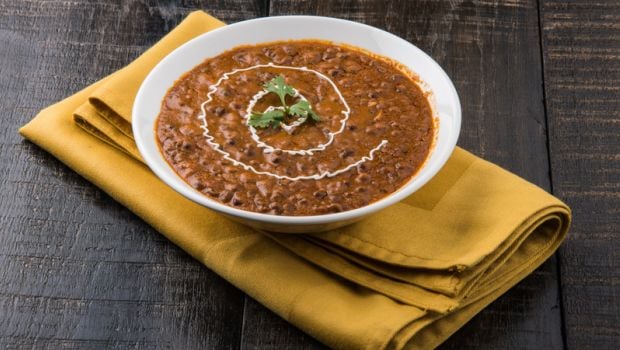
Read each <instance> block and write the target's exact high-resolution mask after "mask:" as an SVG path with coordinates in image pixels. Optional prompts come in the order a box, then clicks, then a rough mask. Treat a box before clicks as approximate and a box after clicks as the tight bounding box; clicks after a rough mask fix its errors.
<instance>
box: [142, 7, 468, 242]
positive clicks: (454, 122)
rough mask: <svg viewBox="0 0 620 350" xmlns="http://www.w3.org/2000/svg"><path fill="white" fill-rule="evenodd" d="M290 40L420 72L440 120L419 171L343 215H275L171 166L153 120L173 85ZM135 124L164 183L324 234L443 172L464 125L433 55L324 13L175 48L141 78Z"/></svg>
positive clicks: (237, 27)
mask: <svg viewBox="0 0 620 350" xmlns="http://www.w3.org/2000/svg"><path fill="white" fill-rule="evenodd" d="M282 28H286V30H282ZM292 39H323V40H329V41H332V42H335V43H345V44H349V45H353V46H357V47H361V48H363V49H366V50H368V51H370V52H373V53H376V54H379V55H382V56H386V57H389V58H391V59H392V60H395V61H397V62H400V63H401V64H403V65H404V66H406V67H408V68H409V69H410V70H411V71H412V72H414V73H415V74H417V75H418V76H419V77H420V79H421V80H422V82H423V85H424V88H425V89H426V90H427V91H429V92H430V93H431V95H432V98H431V102H432V104H433V109H434V111H435V114H436V118H437V120H438V130H437V135H436V143H435V147H434V149H433V150H432V153H431V154H430V156H429V158H428V159H427V161H426V163H425V164H424V166H423V167H422V169H421V170H420V171H419V172H418V173H417V174H416V175H415V176H414V177H413V178H412V179H411V180H410V181H409V182H408V183H407V184H405V185H404V186H403V187H401V188H400V189H399V190H398V191H396V192H394V193H392V194H390V195H389V196H387V197H385V198H383V199H381V200H379V201H377V202H374V203H371V204H369V205H367V206H365V207H362V208H358V209H354V210H350V211H345V212H341V213H335V214H326V215H314V216H277V215H269V214H261V213H255V212H250V211H245V210H240V209H235V208H232V207H229V206H226V205H224V204H221V203H219V202H217V201H215V200H212V199H210V198H209V197H207V196H205V195H203V194H201V193H199V192H198V191H196V190H194V189H193V188H192V187H191V186H189V185H188V184H187V183H185V182H184V181H183V180H182V179H181V178H180V177H179V176H178V175H177V174H176V173H175V172H174V170H172V168H171V167H170V166H169V165H168V163H167V162H166V160H165V159H164V157H163V156H162V154H161V153H160V151H159V148H158V146H157V141H156V133H155V122H156V120H157V116H158V114H159V111H160V106H161V101H162V100H163V98H164V95H165V94H166V92H167V90H168V89H169V88H170V87H171V86H172V85H173V84H174V82H175V81H176V80H177V79H178V78H179V77H180V76H181V75H183V74H184V73H185V72H187V71H189V70H190V69H192V68H193V67H195V66H196V65H198V64H200V63H201V62H203V61H204V60H205V59H207V58H209V57H213V56H216V55H218V54H220V53H222V52H223V51H226V50H229V49H231V48H233V47H235V46H239V45H244V44H258V43H264V42H271V41H279V40H292ZM196 122H198V119H197V121H196ZM132 123H133V134H134V136H135V140H136V143H137V145H138V149H139V150H140V153H141V154H142V156H143V158H144V160H145V161H146V163H147V164H148V166H149V167H150V168H151V170H153V172H154V173H155V174H156V175H157V176H158V177H159V178H160V179H161V180H162V181H164V182H165V183H166V184H168V185H169V186H170V187H172V188H173V189H174V190H176V191H177V192H179V193H180V194H182V195H183V196H185V197H187V198H189V199H191V200H193V201H194V202H197V203H199V204H201V205H204V206H205V207H207V208H210V209H212V210H215V211H217V212H219V213H221V214H223V215H226V216H228V217H230V218H231V219H233V220H236V221H239V222H242V223H244V224H247V225H250V226H252V227H255V228H258V229H263V230H270V231H278V232H290V233H300V232H316V231H323V230H328V229H333V228H336V227H340V226H343V225H346V224H349V223H352V222H354V221H357V220H359V219H361V218H363V217H365V216H367V215H369V214H372V213H374V212H376V211H378V210H381V209H383V208H385V207H387V206H389V205H391V204H394V203H396V202H398V201H400V200H402V199H404V198H405V197H407V196H409V195H411V194H412V193H413V192H415V191H416V190H418V189H419V188H420V187H422V186H423V185H424V184H425V183H427V182H428V181H429V180H430V179H431V178H432V177H433V176H434V175H435V174H436V173H437V172H438V171H439V170H440V169H441V167H442V166H443V165H444V164H445V162H446V161H447V160H448V157H449V156H450V154H451V153H452V151H453V150H454V147H455V145H456V141H457V139H458V135H459V131H460V126H461V106H460V103H459V98H458V95H457V93H456V90H455V88H454V85H453V84H452V82H451V81H450V78H448V76H447V75H446V73H445V72H444V71H443V70H442V69H441V67H440V66H439V65H438V64H437V63H436V62H435V61H434V60H433V59H432V58H431V57H429V56H428V55H427V54H425V53H424V52H422V51H421V50H420V49H418V48H417V47H415V46H414V45H412V44H410V43H409V42H407V41H405V40H403V39H401V38H399V37H397V36H395V35H393V34H390V33H388V32H386V31H383V30H380V29H377V28H374V27H371V26H367V25H364V24H360V23H356V22H351V21H345V20H341V19H335V18H328V17H314V16H282V17H267V18H259V19H253V20H249V21H245V22H239V23H235V24H232V25H228V26H225V27H221V28H218V29H215V30H213V31H210V32H208V33H205V34H203V35H201V36H199V37H197V38H195V39H193V40H191V41H189V42H187V43H186V44H184V45H183V46H181V47H179V48H177V49H176V50H174V51H173V52H172V53H170V54H169V55H168V56H166V57H165V58H164V59H163V60H162V61H161V62H160V63H159V64H158V65H157V66H156V67H155V68H154V69H153V70H152V71H151V72H150V74H149V75H148V76H147V77H146V79H145V80H144V82H143V83H142V86H141V87H140V90H139V91H138V95H137V97H136V100H135V102H134V106H133V121H132ZM403 142H406V141H404V140H403Z"/></svg>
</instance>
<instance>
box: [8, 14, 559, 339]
mask: <svg viewBox="0 0 620 350" xmlns="http://www.w3.org/2000/svg"><path fill="white" fill-rule="evenodd" d="M221 25H223V23H222V22H220V21H218V20H216V19H214V18H213V17H211V16H209V15H207V14H205V13H204V12H194V13H192V14H190V15H189V16H188V17H187V19H185V20H184V21H183V22H182V23H181V24H180V25H179V26H178V27H177V28H176V29H174V30H173V31H172V32H171V33H169V34H168V35H167V36H165V37H164V38H163V39H162V40H161V41H160V42H159V43H157V44H156V45H155V46H153V48H151V49H149V50H148V51H147V52H145V53H144V54H143V55H142V56H140V57H139V58H138V59H137V60H136V61H134V62H133V63H131V64H130V65H128V66H127V67H125V68H123V69H122V70H120V71H118V72H116V73H114V74H113V75H111V76H109V77H107V78H105V79H103V80H101V81H99V82H97V83H95V84H93V85H91V86H89V87H87V88H86V89H84V90H82V91H80V92H78V93H77V94H75V95H73V96H71V97H69V98H67V99H65V100H63V101H61V102H59V103H57V104H55V105H53V106H50V107H48V108H47V109H45V110H43V111H41V112H40V113H39V115H38V116H37V117H36V118H35V119H34V120H32V121H31V122H30V123H28V124H27V125H26V126H24V127H23V128H22V129H21V130H20V132H21V134H22V135H23V136H24V137H26V138H28V139H29V140H31V141H32V142H34V143H36V144H38V145H39V146H41V147H42V148H44V149H46V150H47V151H49V152H50V153H51V154H52V155H54V156H55V157H57V158H58V159H60V160H61V161H63V162H64V163H65V164H67V165H68V166H69V167H71V168H72V169H74V170H75V171H77V172H78V173H80V174H81V175H83V176H84V177H85V178H87V179H88V180H90V181H91V182H93V183H94V184H95V185H97V186H99V187H100V188H102V189H103V190H104V191H106V192H107V193H109V194H110V195H111V196H112V197H114V198H115V199H116V200H118V201H119V202H120V203H122V204H123V205H125V206H127V207H128V208H129V209H130V210H132V211H133V212H134V213H136V214H137V215H139V216H140V217H141V218H143V219H144V220H145V221H146V222H148V223H149V224H151V225H152V226H153V227H155V229H157V230H158V231H160V232H161V233H162V234H163V235H165V236H166V237H168V238H169V239H170V240H171V241H172V242H174V243H175V244H177V245H179V246H180V247H181V248H183V249H184V250H185V251H187V252H188V253H189V254H191V255H192V256H193V257H194V258H196V259H198V260H199V261H201V262H202V263H203V264H205V265H206V266H208V267H209V268H211V269H212V270H213V271H215V272H216V273H218V274H220V275H221V276H223V277H224V278H226V279H227V280H228V281H230V282H231V283H233V284H234V285H236V286H237V287H239V288H241V289H242V290H244V291H245V292H246V293H248V294H249V295H250V296H252V297H253V298H255V299H256V300H258V301H259V302H261V303H263V304H264V305H266V306H267V307H268V308H270V309H271V310H273V311H274V312H276V313H277V314H279V315H280V316H282V317H283V318H285V319H286V320H288V321H289V322H291V323H293V324H295V325H296V326H298V327H299V328H301V329H302V330H304V331H306V332H307V333H309V334H311V335H312V336H314V337H316V338H317V339H319V340H320V341H322V342H324V343H325V344H327V345H330V346H332V347H334V348H347V349H353V348H367V349H381V348H389V349H400V348H432V347H435V346H437V345H438V344H440V343H441V342H442V341H444V340H445V339H446V338H447V337H449V336H450V335H451V334H452V333H454V332H455V331H456V330H457V329H458V328H459V327H461V326H462V325H463V324H464V323H465V322H467V321H468V320H469V319H470V318H472V317H473V316H474V315H475V314H476V313H477V312H479V311H480V310H481V309H482V308H484V307H485V306H486V305H488V304H489V303H490V302H491V301H493V300H494V299H496V298H497V297H498V296H500V295H501V294H502V293H504V292H505V291H506V290H508V289H509V288H510V287H512V286H513V285H514V284H516V283H517V282H518V281H520V280H521V279H523V278H524V277H525V276H526V275H527V274H529V273H531V272H532V271H533V270H534V269H535V268H536V267H537V266H539V265H540V264H541V263H542V262H543V261H544V260H546V259H547V258H548V257H549V256H550V255H551V254H552V253H553V252H554V251H555V250H556V248H557V247H558V246H559V244H560V243H561V241H562V240H563V238H564V237H565V235H566V232H567V230H568V226H569V223H570V210H569V208H568V207H567V206H566V205H565V204H563V203H562V202H560V201H559V200H558V199H556V198H554V197H553V196H551V195H549V194H547V193H546V192H544V191H543V190H541V189H540V188H538V187H536V186H534V185H532V184H530V183H528V182H526V181H524V180H522V179H520V178H519V177H517V176H515V175H513V174H510V173H508V172H507V171H505V170H502V169H501V168H499V167H497V166H495V165H493V164H491V163H488V162H486V161H484V160H482V159H480V158H477V157H475V156H473V155H471V154H470V153H468V152H466V151H464V150H462V149H457V150H456V151H455V152H454V154H453V155H452V157H451V158H450V160H449V161H448V163H447V165H446V166H445V167H444V169H442V170H441V172H440V173H439V174H438V175H437V176H436V177H435V178H434V179H433V180H432V181H431V182H430V183H429V184H428V185H426V186H425V187H424V188H423V189H421V190H420V191H418V192H417V193H415V194H414V195H412V196H411V197H409V198H407V199H406V200H404V201H402V202H401V203H398V204H396V205H394V206H392V207H390V208H388V209H385V210H384V211H382V212H380V213H379V214H376V215H374V216H372V217H371V218H368V219H366V220H363V221H362V222H360V223H357V224H354V225H351V226H348V227H345V228H342V229H338V230H335V231H331V232H325V233H318V234H312V235H286V234H267V233H260V232H256V231H253V230H252V229H249V228H247V227H245V226H242V225H240V224H237V223H234V222H232V221H229V220H227V219H225V218H223V217H222V216H220V215H217V214H215V213H213V212H211V211H209V210H208V209H205V208H204V207H201V206H199V205H197V204H195V203H193V202H190V201H189V200H186V199H185V198H183V197H181V196H180V195H179V194H177V193H176V192H174V191H173V190H171V189H170V188H169V187H167V186H166V185H164V184H163V183H162V182H161V181H160V180H158V179H157V178H156V177H155V176H154V175H153V174H152V173H151V172H150V170H149V169H148V167H146V166H145V165H144V164H143V163H141V161H140V160H141V157H140V154H139V153H138V151H137V149H136V146H135V144H134V142H133V138H132V135H131V106H132V103H133V99H134V96H135V94H136V92H137V89H138V87H139V86H140V83H141V82H142V80H143V79H144V77H145V76H146V74H147V73H148V72H149V71H150V69H151V68H152V67H153V66H154V65H155V64H156V63H157V62H158V61H159V60H160V59H161V58H162V57H164V56H165V55H166V54H167V53H169V52H170V51H172V50H173V49H175V48H176V47H178V46H179V45H181V44H182V43H184V42H186V41H187V40H189V39H191V38H193V37H195V36H197V35H199V34H201V33H204V32H206V31H209V30H211V29H213V28H216V27H218V26H221ZM85 131H86V132H88V133H86V132H85ZM93 136H95V137H93ZM102 141H103V142H102Z"/></svg>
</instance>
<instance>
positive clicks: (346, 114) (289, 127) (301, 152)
mask: <svg viewBox="0 0 620 350" xmlns="http://www.w3.org/2000/svg"><path fill="white" fill-rule="evenodd" d="M267 67H270V68H279V69H291V70H298V71H305V72H311V73H314V74H316V75H317V76H319V77H320V78H321V79H324V80H326V81H327V82H328V83H329V84H330V85H331V86H332V87H333V88H334V91H336V93H337V94H338V97H339V98H340V101H341V102H342V104H343V106H345V109H344V110H343V111H341V113H342V114H343V116H344V117H343V118H342V119H341V121H340V129H338V130H337V131H336V132H329V133H328V140H327V142H325V143H322V144H319V145H317V146H315V147H313V148H309V149H304V150H287V149H280V148H276V147H273V146H271V145H269V144H267V143H265V142H263V141H262V140H261V138H260V136H259V135H258V134H257V132H256V129H255V128H254V127H252V126H251V125H249V118H250V115H251V113H252V109H253V108H254V106H255V105H256V103H257V102H258V101H259V100H260V99H261V98H262V97H263V96H265V95H266V94H267V92H265V91H264V90H261V91H259V92H258V93H257V94H255V95H254V96H253V97H252V99H251V100H250V101H249V103H248V106H247V108H246V115H245V124H246V126H247V127H248V130H249V131H250V134H251V135H252V139H253V140H254V141H255V142H256V145H257V146H258V147H261V148H263V153H272V152H275V151H281V152H283V153H288V154H292V155H300V156H304V155H312V154H313V152H320V151H324V150H325V149H326V148H327V147H328V146H329V145H331V144H332V143H333V142H334V137H335V136H336V135H337V134H340V133H342V132H343V131H344V129H345V127H346V125H347V121H348V120H349V115H350V113H351V109H350V108H349V105H348V104H347V102H346V100H345V99H344V97H343V96H342V93H341V92H340V90H339V89H338V87H337V86H336V84H335V83H334V82H333V81H332V80H331V79H330V78H329V77H327V76H326V75H324V74H323V73H321V72H318V71H316V70H313V69H309V68H307V67H292V66H280V65H275V64H273V63H268V64H258V65H255V66H251V67H247V68H239V69H234V70H232V71H230V72H227V73H224V74H223V75H222V76H221V77H220V78H219V79H218V81H217V82H216V83H215V84H213V85H210V86H209V88H208V90H209V92H208V93H207V99H206V100H205V101H204V102H203V103H202V104H201V105H200V111H201V113H200V115H199V116H198V119H199V120H200V121H201V122H202V125H201V126H200V127H201V128H202V129H203V130H204V132H203V135H204V136H205V138H206V141H207V144H209V146H211V148H213V150H215V151H216V152H218V153H220V154H221V155H222V156H223V158H224V159H226V160H228V161H229V162H231V163H232V164H233V165H235V166H240V167H242V168H244V169H245V170H247V171H251V172H253V173H255V174H258V175H267V176H271V177H275V178H277V179H287V180H290V181H298V180H320V179H322V178H325V177H334V176H336V175H339V174H342V173H344V172H347V171H349V170H351V169H353V168H355V167H357V166H359V165H360V164H362V163H364V162H367V161H369V160H373V159H374V154H375V152H377V151H378V150H380V149H381V148H382V147H383V146H385V145H386V144H387V143H388V141H387V140H382V141H381V142H380V143H379V144H378V145H377V146H376V147H374V148H373V149H371V150H370V151H369V153H368V155H366V156H363V157H362V158H360V159H359V160H358V161H357V162H354V163H352V164H349V165H348V166H346V167H344V168H340V169H337V170H334V171H324V172H320V173H317V174H311V175H300V176H295V177H291V176H287V175H280V174H276V173H272V172H269V171H260V170H257V169H256V168H254V167H253V166H251V165H249V164H246V163H244V162H241V161H239V160H237V159H234V158H233V157H231V154H230V153H228V152H226V151H225V150H224V147H223V146H222V145H221V144H219V143H217V142H216V141H215V138H214V137H213V136H212V135H211V134H210V133H209V126H208V123H207V112H206V109H205V107H206V105H208V104H209V103H210V102H211V101H212V100H213V94H214V93H215V92H216V91H217V89H218V87H219V86H220V85H221V84H222V82H224V81H225V80H228V79H229V77H230V76H231V75H234V74H237V73H239V72H245V71H249V70H253V69H257V68H267ZM294 91H295V95H294V97H298V98H300V99H302V100H306V98H305V97H304V96H303V95H302V94H301V93H299V91H297V90H296V89H294ZM279 108H282V107H273V106H271V107H269V108H267V109H266V110H265V111H269V110H275V109H279ZM301 123H302V121H300V120H299V119H298V120H296V121H294V122H292V123H291V124H288V125H284V127H283V129H284V130H285V131H286V132H288V133H292V130H294V128H296V127H297V126H299V125H300V124H301Z"/></svg>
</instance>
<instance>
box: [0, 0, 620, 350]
mask: <svg viewBox="0 0 620 350" xmlns="http://www.w3.org/2000/svg"><path fill="white" fill-rule="evenodd" d="M193 9H204V10H207V11H209V12H210V13H212V14H213V15H215V16H217V17H219V18H221V19H222V20H224V21H226V22H229V23H232V22H236V21H241V20H244V19H249V18H254V17H260V16H267V15H283V14H313V15H323V16H334V17H341V18H347V19H352V20H355V21H360V22H364V23H368V24H371V25H373V26H377V27H380V28H384V29H386V30H388V31H390V32H392V33H395V34H397V35H399V36H401V37H403V38H405V39H406V40H409V41H411V42H412V43H414V44H415V45H417V46H419V47H420V48H422V49H423V50H424V51H426V52H427V53H429V54H430V55H431V56H433V57H434V58H435V59H436V60H437V61H438V62H439V63H440V64H441V65H442V66H443V67H444V68H445V69H446V71H447V72H448V74H449V75H450V76H451V77H452V79H453V80H454V82H455V84H456V86H457V89H458V91H459V94H460V96H461V102H462V104H463V130H462V134H461V138H460V141H459V144H460V145H461V146H462V147H464V148H466V149H468V150H471V151H472V152H474V153H476V154H477V155H480V156H482V157H484V158H486V159H488V160H490V161H493V162H496V163H497V164H499V165H501V166H503V167H505V168H507V169H509V170H511V171H513V172H515V173H517V174H519V175H520V176H522V177H524V178H526V179H528V180H530V181H532V182H534V183H536V184H538V185H539V186H541V187H543V188H545V189H546V190H548V191H551V192H552V193H554V194H555V195H556V196H558V197H560V198H561V199H563V200H565V201H566V202H568V203H569V204H570V205H571V207H572V208H573V211H574V218H575V223H574V226H573V228H572V229H571V232H570V235H569V237H568V239H567V241H566V242H565V243H564V245H563V246H562V247H561V248H560V250H559V252H558V253H557V254H556V255H555V256H554V257H553V258H551V259H550V260H549V261H548V262H546V263H545V264H544V265H543V266H541V267H540V268H539V269H538V270H537V271H536V272H535V273H533V274H532V275H531V276H529V277H528V278H526V279H525V280H524V281H523V282H521V283H519V284H518V285H517V286H516V287H515V288H513V289H512V290H511V291H509V292H508V293H506V295H504V296H502V297H501V298H499V299H498V300H497V301H496V302H494V303H493V304H492V305H490V306H489V307H488V308H487V309H485V310H484V311H483V312H481V313H480V314H479V315H478V316H477V317H476V318H474V319H473V320H472V321H471V322H470V323H469V324H467V325H466V326H465V327H463V329H461V330H460V331H459V332H458V333H457V334H455V335H454V336H453V337H452V338H450V339H449V340H448V341H447V342H446V343H445V344H444V345H443V346H442V347H443V348H446V349H450V348H455V349H456V348H459V349H461V348H472V349H489V348H514V349H526V348H527V349H561V348H569V349H588V348H592V349H605V348H608V349H611V348H619V347H620V326H619V324H620V262H619V261H620V225H619V223H620V94H619V92H620V87H619V86H620V25H619V23H620V3H619V2H618V1H607V2H598V1H587V0H582V1H570V2H560V1H557V2H556V1H544V0H540V1H534V0H509V1H497V2H494V1H480V2H472V1H460V0H453V1H431V0H429V1H407V0H402V1H380V0H376V1H374V0H358V1H352V0H351V1H296V0H271V1H269V0H256V1H251V0H247V1H241V0H219V1H198V0H195V1H182V2H181V1H179V2H178V4H174V3H173V2H172V1H155V0H126V1H120V0H117V1H87V0H72V1H65V0H57V1H30V0H19V1H15V0H0V91H1V92H2V98H1V99H0V110H1V111H2V112H1V115H2V117H1V118H2V127H1V129H0V137H1V140H2V141H1V143H0V169H1V170H0V184H1V192H0V222H1V224H0V348H9V349H31V348H32V349H57V348H66V349H99V348H114V349H124V348H136V349H151V348H153V349H155V348H157V349H159V348H175V349H204V348H217V349H220V348H222V349H229V348H230V349H236V348H260V349H263V348H265V349H302V348H305V349H319V348H323V346H322V345H321V344H319V343H318V342H317V341H315V340H313V339H312V338H310V337H309V336H307V335H305V334H303V333H302V332H301V331H299V330H297V329H296V328H294V327H293V326H291V325H289V324H288V323H286V322H285V321H283V320H282V319H280V318H279V317H277V316H275V315H274V314H272V313H271V312H270V311H268V310H267V309H265V308H264V307H262V306H261V305H259V304H258V303H257V302H255V301H254V300H252V299H250V298H249V297H247V296H246V295H244V293H243V292H241V291H240V290H237V289H236V288H234V287H233V286H231V285H230V284H229V283H227V282H226V281H225V280H223V279H221V278H220V277H218V276H217V275H215V274H214V273H213V272H211V271H210V270H208V269H207V268H205V267H203V266H201V265H200V264H198V263H197V262H195V261H193V260H192V259H191V258H190V257H189V256H188V255H187V254H185V253H184V252H183V251H181V250H180V249H178V248H177V247H175V246H174V245H173V244H171V243H170V242H168V241H167V240H166V239H164V238H163V237H162V236H160V235H159V234H158V233H157V232H155V231H154V230H153V229H152V228H150V227H149V226H147V225H146V224H145V223H144V222H142V221H141V220H140V219H138V218H137V217H135V216H134V215H133V214H132V213H131V212H129V211H128V210H127V209H125V208H123V207H122V206H120V205H119V204H118V203H116V202H115V201H114V200H112V199H111V198H110V197H108V196H107V195H106V194H104V193H103V192H102V191H101V190H99V189H97V188H96V187H94V186H93V185H91V184H90V183H88V182H87V181H86V180H84V179H82V178H81V177H80V176H78V175H77V174H75V173H74V172H73V171H71V170H69V169H68V168H67V167H65V166H64V165H63V164H61V163H60V162H59V161H57V160H56V159H54V158H53V157H52V156H50V155H49V154H47V153H46V152H45V151H43V150H41V149H39V148H37V147H36V146H34V145H32V144H31V143H29V142H27V141H24V140H22V139H21V138H20V137H19V136H18V134H17V128H18V127H19V126H21V125H22V124H24V123H26V122H27V121H28V120H30V119H31V118H32V117H33V116H34V115H35V114H36V113H37V111H38V110H40V109H41V108H43V107H45V106H46V105H49V104H51V103H53V102H55V101H57V100H59V99H62V98H63V97H65V96H67V95H69V94H71V93H72V92H75V91H77V90H79V89H81V88H82V87H83V86H85V85H87V84H89V83H91V82H94V81H96V80H98V79H99V78H101V77H103V76H105V75H107V74H109V73H111V72H113V71H115V70H117V69H119V68H120V67H122V66H123V65H125V64H126V63H128V62H130V61H131V60H132V59H133V58H135V57H136V56H138V55H139V54H140V53H141V52H143V51H144V50H145V49H146V48H148V47H149V46H150V45H151V44H153V43H154V42H155V41H156V40H157V39H158V38H160V37H161V36H162V35H163V34H164V33H166V32H168V31H169V30H171V29H172V28H173V27H174V26H175V25H176V24H177V23H179V21H181V19H182V18H183V17H184V16H185V15H186V14H187V13H188V12H190V11H191V10H193Z"/></svg>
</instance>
